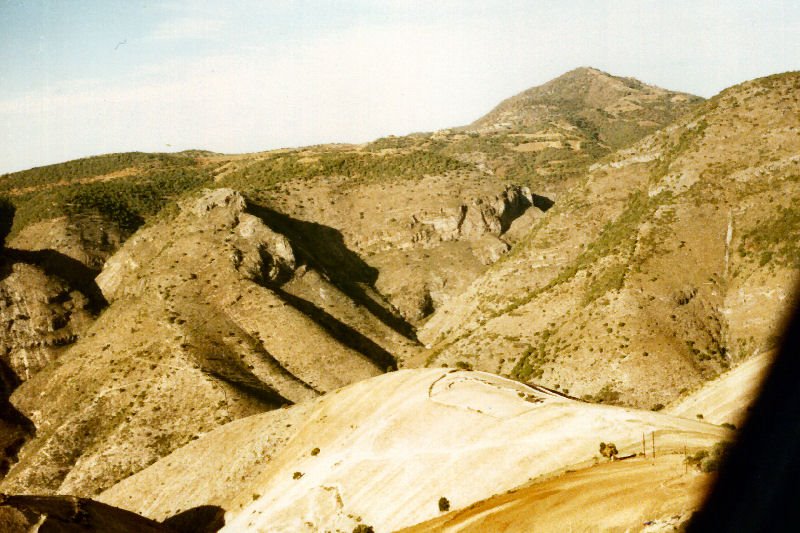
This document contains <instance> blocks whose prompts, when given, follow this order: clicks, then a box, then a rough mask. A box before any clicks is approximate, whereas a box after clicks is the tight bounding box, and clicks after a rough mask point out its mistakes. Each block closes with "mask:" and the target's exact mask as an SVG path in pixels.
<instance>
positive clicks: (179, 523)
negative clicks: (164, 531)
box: [161, 505, 225, 533]
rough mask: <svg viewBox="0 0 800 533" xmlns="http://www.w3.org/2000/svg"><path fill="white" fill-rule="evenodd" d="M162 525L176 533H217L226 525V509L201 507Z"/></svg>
mask: <svg viewBox="0 0 800 533" xmlns="http://www.w3.org/2000/svg"><path fill="white" fill-rule="evenodd" d="M161 523H162V524H164V525H165V526H167V527H168V528H170V529H171V530H172V531H174V532H175V533H216V532H217V531H219V530H220V529H222V527H223V526H224V525H225V509H223V508H222V507H219V506H217V505H200V506H198V507H193V508H191V509H187V510H185V511H182V512H180V513H178V514H176V515H175V516H171V517H169V518H167V519H166V520H164V521H163V522H161Z"/></svg>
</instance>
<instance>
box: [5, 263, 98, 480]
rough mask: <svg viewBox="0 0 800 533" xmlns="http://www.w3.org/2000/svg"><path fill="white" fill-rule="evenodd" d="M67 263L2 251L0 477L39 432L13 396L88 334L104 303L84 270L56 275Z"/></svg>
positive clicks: (77, 269) (78, 269)
mask: <svg viewBox="0 0 800 533" xmlns="http://www.w3.org/2000/svg"><path fill="white" fill-rule="evenodd" d="M64 264H69V261H68V258H65V257H63V256H60V254H57V253H52V252H51V253H35V252H34V253H29V252H21V251H19V250H10V249H6V250H0V430H2V431H0V476H1V475H4V474H5V472H6V471H7V470H8V468H9V466H10V464H11V463H12V462H13V461H14V460H15V459H16V454H17V451H18V450H19V448H20V447H21V446H22V444H23V442H24V441H25V439H27V438H28V437H30V436H31V435H32V434H33V432H34V427H33V425H32V424H31V423H30V422H29V420H28V419H27V418H26V417H25V416H23V415H22V414H21V413H20V412H19V411H18V410H17V409H16V408H15V407H14V406H13V405H12V404H11V403H10V402H9V398H10V396H11V394H12V393H13V392H14V390H15V389H16V388H17V387H18V386H19V385H20V384H21V383H24V382H25V381H27V380H29V379H30V378H31V377H33V376H34V375H36V373H38V372H39V371H40V370H41V369H43V368H44V367H45V366H47V365H48V364H51V363H53V362H54V361H56V360H57V359H58V358H59V357H60V355H61V354H62V353H63V352H64V351H65V350H66V349H67V348H68V347H69V346H70V345H72V344H74V343H75V342H76V341H77V340H78V339H79V338H80V337H81V336H83V335H84V334H85V332H86V330H87V329H88V328H89V327H90V325H91V323H92V321H93V320H94V318H95V316H96V314H97V312H98V311H99V310H100V308H101V307H102V305H103V302H102V297H99V296H98V295H99V291H97V290H96V286H94V290H92V287H91V285H92V281H91V279H88V280H87V279H86V278H82V279H79V278H80V277H81V275H82V272H81V269H80V268H76V269H75V270H73V271H72V272H71V275H69V276H66V278H67V279H65V277H63V274H62V275H58V274H57V273H56V272H59V271H60V270H61V267H62V266H63V265H64ZM70 278H72V279H70ZM78 287H81V288H83V289H84V290H83V291H81V290H80V289H79V288H78ZM87 287H88V288H87Z"/></svg>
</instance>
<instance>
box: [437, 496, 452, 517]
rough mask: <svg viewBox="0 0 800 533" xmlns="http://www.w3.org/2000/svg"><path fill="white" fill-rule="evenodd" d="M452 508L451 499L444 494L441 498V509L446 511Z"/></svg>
mask: <svg viewBox="0 0 800 533" xmlns="http://www.w3.org/2000/svg"><path fill="white" fill-rule="evenodd" d="M449 510H450V500H448V499H447V498H445V497H444V496H442V497H441V498H439V511H441V512H443V513H444V512H445V511H449Z"/></svg>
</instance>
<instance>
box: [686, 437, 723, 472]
mask: <svg viewBox="0 0 800 533" xmlns="http://www.w3.org/2000/svg"><path fill="white" fill-rule="evenodd" d="M730 444H731V443H730V442H728V441H721V442H717V443H716V444H714V446H712V447H711V450H707V449H706V450H699V451H698V452H696V453H695V454H694V455H688V456H687V457H686V459H685V462H686V464H688V465H690V466H693V467H695V468H697V469H698V470H700V471H701V472H704V473H706V474H707V473H709V472H716V471H717V470H719V467H720V465H721V464H722V462H723V461H724V460H725V457H726V456H727V454H728V450H729V449H730Z"/></svg>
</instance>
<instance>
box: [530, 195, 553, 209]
mask: <svg viewBox="0 0 800 533" xmlns="http://www.w3.org/2000/svg"><path fill="white" fill-rule="evenodd" d="M532 196H533V207H535V208H537V209H540V210H541V211H542V212H544V213H546V212H547V211H548V210H549V209H550V208H551V207H553V206H554V205H555V202H554V201H553V200H551V199H550V198H548V197H547V196H542V195H540V194H533V195H532Z"/></svg>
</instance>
